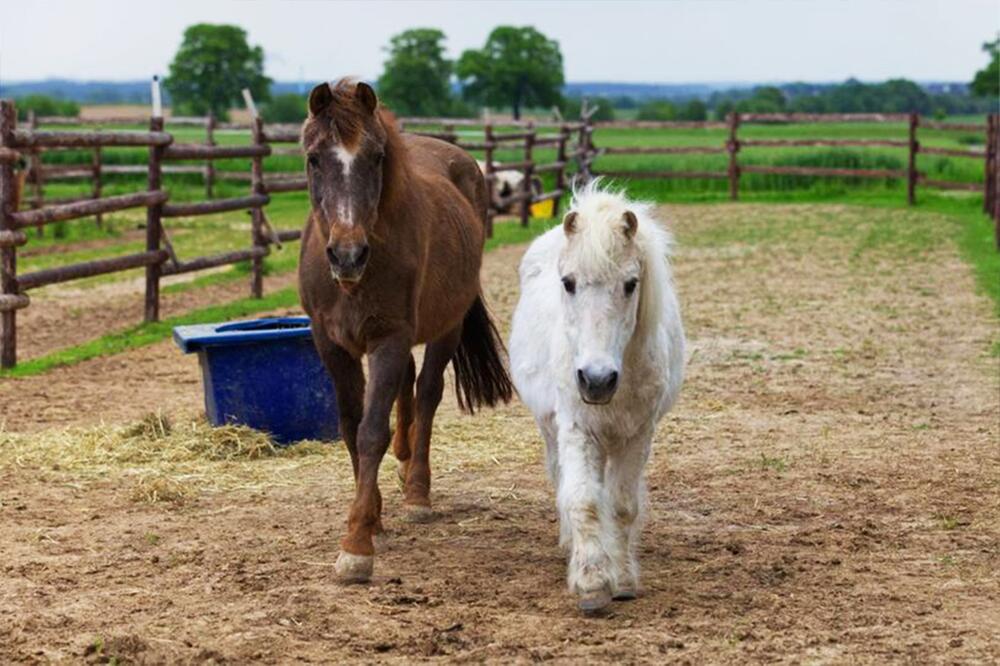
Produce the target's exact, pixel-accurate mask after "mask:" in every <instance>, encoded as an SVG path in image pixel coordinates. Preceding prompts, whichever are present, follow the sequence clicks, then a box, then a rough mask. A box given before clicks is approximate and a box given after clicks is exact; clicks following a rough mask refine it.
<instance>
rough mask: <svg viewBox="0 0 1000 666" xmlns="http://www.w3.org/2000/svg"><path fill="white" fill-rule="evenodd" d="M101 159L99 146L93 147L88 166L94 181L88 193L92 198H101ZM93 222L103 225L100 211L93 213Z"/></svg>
mask: <svg viewBox="0 0 1000 666" xmlns="http://www.w3.org/2000/svg"><path fill="white" fill-rule="evenodd" d="M101 159H102V154H101V147H100V146H97V147H95V148H94V155H93V157H92V158H91V163H90V168H91V170H92V173H91V178H93V181H94V184H93V187H92V188H91V192H90V195H91V197H93V198H94V199H100V198H101V190H102V189H103V183H101V171H102V166H101ZM94 223H95V224H96V225H97V228H98V229H100V228H101V227H103V226H104V216H103V215H102V214H101V213H97V214H96V215H94Z"/></svg>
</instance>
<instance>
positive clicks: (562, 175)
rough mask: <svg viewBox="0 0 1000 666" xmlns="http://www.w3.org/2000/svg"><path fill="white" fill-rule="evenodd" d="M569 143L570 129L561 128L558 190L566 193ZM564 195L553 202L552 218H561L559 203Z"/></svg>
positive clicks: (557, 153)
mask: <svg viewBox="0 0 1000 666" xmlns="http://www.w3.org/2000/svg"><path fill="white" fill-rule="evenodd" d="M567 143H569V128H568V127H566V125H560V126H559V148H558V150H557V151H556V162H558V163H559V164H560V166H559V168H558V169H556V190H558V191H560V192H565V190H566V144H567ZM562 198H563V195H562V194H560V195H559V196H558V197H556V198H555V199H553V200H552V217H559V203H560V202H561V201H562Z"/></svg>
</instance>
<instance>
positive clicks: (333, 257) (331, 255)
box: [326, 245, 340, 266]
mask: <svg viewBox="0 0 1000 666" xmlns="http://www.w3.org/2000/svg"><path fill="white" fill-rule="evenodd" d="M326 258H327V260H328V261H329V262H330V265H331V266H339V265H340V259H339V258H338V257H337V253H336V252H334V251H333V248H332V247H330V246H329V245H327V246H326Z"/></svg>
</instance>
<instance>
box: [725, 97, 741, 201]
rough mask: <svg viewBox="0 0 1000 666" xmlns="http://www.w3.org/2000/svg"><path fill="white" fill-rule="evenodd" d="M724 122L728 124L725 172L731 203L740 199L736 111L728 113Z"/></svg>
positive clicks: (738, 115) (737, 115)
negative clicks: (726, 165)
mask: <svg viewBox="0 0 1000 666" xmlns="http://www.w3.org/2000/svg"><path fill="white" fill-rule="evenodd" d="M726 122H727V123H728V124H729V139H728V140H727V141H726V150H727V151H728V152H729V168H728V171H727V173H728V174H729V198H730V200H732V201H737V200H738V199H739V198H740V165H739V161H738V160H737V155H738V154H739V152H740V139H739V129H740V114H739V113H738V112H736V111H730V112H729V115H728V116H727V117H726Z"/></svg>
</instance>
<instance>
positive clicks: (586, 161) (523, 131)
mask: <svg viewBox="0 0 1000 666" xmlns="http://www.w3.org/2000/svg"><path fill="white" fill-rule="evenodd" d="M399 122H400V127H401V129H403V130H405V131H406V132H409V133H411V134H418V135H421V136H429V137H433V138H436V139H442V140H444V141H448V142H450V143H453V144H455V145H456V146H458V147H459V148H462V149H464V150H468V151H474V152H482V154H483V159H482V160H481V161H482V164H483V172H484V176H485V177H486V183H487V187H489V189H490V206H489V209H488V212H487V230H488V233H489V234H490V235H492V233H493V222H494V219H495V218H496V217H497V216H499V215H501V214H502V213H503V211H505V210H507V209H508V208H509V207H510V206H511V205H515V204H516V205H518V206H519V212H518V215H519V218H520V222H521V224H522V225H523V226H527V225H528V222H529V219H530V216H531V206H532V205H533V204H537V203H541V202H544V201H552V202H553V215H554V216H555V215H558V214H559V205H560V202H561V200H562V197H563V196H565V195H566V194H568V193H569V189H570V185H571V183H572V180H571V178H570V177H569V169H570V167H571V165H572V164H573V163H574V162H575V164H576V170H575V174H576V175H577V176H579V177H580V178H583V179H589V178H590V164H591V162H592V161H593V159H594V158H595V157H596V152H595V151H594V149H593V148H592V146H591V145H590V136H591V132H592V127H591V125H590V123H589V119H584V120H583V121H580V122H534V121H505V122H502V123H492V122H483V121H480V120H471V119H464V118H463V119H455V118H402V119H400V121H399ZM437 127H440V128H441V129H440V130H437V129H428V128H437ZM456 128H464V131H463V132H462V133H459V132H458V131H457V129H456ZM540 130H541V131H540ZM480 135H481V136H480ZM574 135H576V136H577V137H578V138H577V140H576V143H575V144H574V143H573V137H574ZM539 148H554V149H555V158H554V160H553V161H551V162H543V163H539V162H538V160H537V156H538V152H537V150H538V149H539ZM499 151H506V152H508V153H509V152H512V151H518V152H520V153H521V159H519V160H516V161H507V162H501V161H498V160H497V157H496V154H497V152H499ZM505 171H516V172H518V173H519V174H520V177H521V179H520V187H519V189H518V190H517V191H515V192H511V193H510V194H508V195H506V196H499V195H498V194H497V192H496V189H495V187H494V183H496V182H497V180H498V178H499V176H498V175H497V174H500V173H502V172H505ZM545 173H552V174H553V180H554V187H553V188H552V189H551V190H549V191H548V192H536V191H535V190H534V189H533V187H532V183H533V180H534V178H535V177H536V176H538V175H540V174H545Z"/></svg>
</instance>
